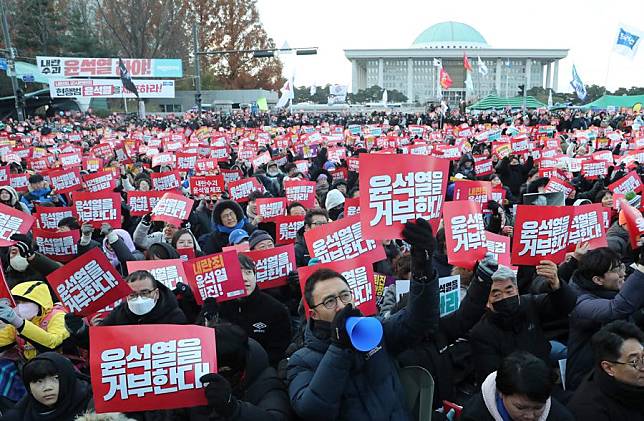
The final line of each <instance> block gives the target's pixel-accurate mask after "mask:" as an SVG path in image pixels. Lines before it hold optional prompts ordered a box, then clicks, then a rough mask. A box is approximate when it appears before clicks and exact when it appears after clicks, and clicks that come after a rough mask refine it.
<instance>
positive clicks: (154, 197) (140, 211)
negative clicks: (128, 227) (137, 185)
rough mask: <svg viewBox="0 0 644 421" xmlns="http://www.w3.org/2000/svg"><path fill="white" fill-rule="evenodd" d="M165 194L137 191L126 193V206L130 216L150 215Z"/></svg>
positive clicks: (152, 191)
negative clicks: (128, 208)
mask: <svg viewBox="0 0 644 421" xmlns="http://www.w3.org/2000/svg"><path fill="white" fill-rule="evenodd" d="M164 194H165V193H164V192H162V191H154V190H150V191H138V190H130V191H128V192H127V205H128V206H129V207H130V215H132V216H143V215H146V214H148V213H152V209H154V207H155V206H156V204H157V202H158V201H159V200H161V198H162V197H163V195H164Z"/></svg>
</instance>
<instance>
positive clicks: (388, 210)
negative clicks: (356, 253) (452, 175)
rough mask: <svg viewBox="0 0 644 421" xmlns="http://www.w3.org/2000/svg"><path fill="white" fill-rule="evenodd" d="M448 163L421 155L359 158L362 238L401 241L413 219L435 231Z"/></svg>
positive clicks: (373, 155)
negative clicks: (423, 220)
mask: <svg viewBox="0 0 644 421" xmlns="http://www.w3.org/2000/svg"><path fill="white" fill-rule="evenodd" d="M448 173H449V161H447V160H445V159H439V158H434V157H430V156H420V155H378V154H361V155H360V175H359V177H360V192H361V194H360V220H361V222H362V229H363V231H364V235H365V238H369V239H394V238H401V232H402V228H403V225H404V224H405V222H407V221H414V220H416V218H425V219H427V220H429V222H430V224H431V225H432V228H433V229H434V232H436V230H437V229H438V224H439V221H440V217H441V210H442V206H443V200H444V195H445V189H446V186H447V176H448Z"/></svg>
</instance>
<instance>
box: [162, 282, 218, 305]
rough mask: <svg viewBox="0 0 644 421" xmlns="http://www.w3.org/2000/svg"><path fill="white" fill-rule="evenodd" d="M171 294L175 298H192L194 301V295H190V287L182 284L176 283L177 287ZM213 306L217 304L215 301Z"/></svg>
mask: <svg viewBox="0 0 644 421" xmlns="http://www.w3.org/2000/svg"><path fill="white" fill-rule="evenodd" d="M172 292H173V293H174V295H176V296H177V297H183V298H193V299H194V295H193V294H192V290H191V289H190V287H189V286H188V285H186V284H184V283H183V282H177V285H176V286H175V288H174V289H173V290H172ZM213 300H214V298H213ZM204 304H205V302H204ZM215 304H217V301H215Z"/></svg>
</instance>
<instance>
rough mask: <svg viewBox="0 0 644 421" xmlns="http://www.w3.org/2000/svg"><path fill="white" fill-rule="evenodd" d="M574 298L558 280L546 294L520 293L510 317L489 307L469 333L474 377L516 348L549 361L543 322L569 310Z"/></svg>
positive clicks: (496, 365)
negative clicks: (557, 286)
mask: <svg viewBox="0 0 644 421" xmlns="http://www.w3.org/2000/svg"><path fill="white" fill-rule="evenodd" d="M575 301H576V296H575V293H574V292H573V290H572V289H571V288H570V287H569V286H568V284H566V283H565V282H561V287H560V288H559V289H558V290H557V291H554V292H551V293H549V294H541V295H522V296H521V304H520V310H519V314H518V315H516V316H514V317H512V318H511V319H501V318H500V317H499V316H498V315H497V314H496V313H494V312H492V311H488V312H487V313H486V314H485V316H483V318H482V319H481V321H480V322H478V323H477V324H476V326H474V328H473V329H472V332H471V334H470V341H471V343H472V353H473V356H474V358H473V361H474V370H475V372H476V379H477V381H478V382H479V383H480V382H482V381H483V380H485V378H486V377H487V376H488V374H490V373H492V372H493V371H496V370H497V369H498V368H499V364H500V363H501V360H503V358H505V357H507V356H508V355H510V354H511V353H512V352H514V351H517V350H522V351H527V352H530V353H532V354H534V355H535V356H537V357H539V358H541V359H542V360H544V361H545V362H546V363H548V364H549V363H550V362H549V359H548V357H549V354H550V342H548V340H547V339H546V337H545V336H544V333H543V330H542V324H543V322H545V321H548V320H552V319H556V318H558V317H560V315H561V314H568V313H570V311H571V310H572V309H573V308H574V306H575Z"/></svg>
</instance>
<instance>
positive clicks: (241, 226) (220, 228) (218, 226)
mask: <svg viewBox="0 0 644 421" xmlns="http://www.w3.org/2000/svg"><path fill="white" fill-rule="evenodd" d="M244 225H246V220H245V219H242V220H241V221H239V222H237V225H235V226H234V227H232V228H228V227H227V226H225V225H221V224H218V223H216V222H215V229H216V230H217V231H218V232H223V233H225V234H230V233H231V232H233V231H234V230H238V229H244Z"/></svg>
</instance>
